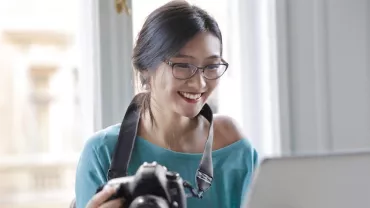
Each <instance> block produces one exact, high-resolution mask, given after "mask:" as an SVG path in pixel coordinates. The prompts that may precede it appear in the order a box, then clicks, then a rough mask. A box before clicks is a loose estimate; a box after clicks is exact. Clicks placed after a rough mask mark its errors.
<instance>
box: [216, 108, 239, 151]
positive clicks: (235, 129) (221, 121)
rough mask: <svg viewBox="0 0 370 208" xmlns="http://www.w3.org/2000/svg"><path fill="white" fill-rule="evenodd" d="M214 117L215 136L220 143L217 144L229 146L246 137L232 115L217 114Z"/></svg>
mask: <svg viewBox="0 0 370 208" xmlns="http://www.w3.org/2000/svg"><path fill="white" fill-rule="evenodd" d="M213 118H214V119H213V120H214V136H215V137H214V138H215V142H216V143H218V145H217V146H219V145H220V146H221V147H223V146H227V145H230V144H232V143H234V142H237V141H239V140H240V139H242V138H244V136H243V133H242V131H241V127H240V126H239V125H238V124H237V122H236V121H235V119H233V118H232V117H230V116H226V115H219V114H215V115H214V117H213Z"/></svg>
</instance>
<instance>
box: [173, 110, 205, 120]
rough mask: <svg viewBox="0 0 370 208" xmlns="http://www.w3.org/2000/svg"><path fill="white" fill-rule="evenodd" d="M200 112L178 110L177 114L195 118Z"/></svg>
mask: <svg viewBox="0 0 370 208" xmlns="http://www.w3.org/2000/svg"><path fill="white" fill-rule="evenodd" d="M200 110H201V108H200V109H197V108H192V109H179V111H178V114H180V115H181V116H184V117H187V118H195V117H196V116H197V115H198V114H199V112H200Z"/></svg>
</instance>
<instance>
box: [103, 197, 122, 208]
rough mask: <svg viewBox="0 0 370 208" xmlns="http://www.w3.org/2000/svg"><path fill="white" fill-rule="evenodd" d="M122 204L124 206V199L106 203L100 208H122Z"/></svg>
mask: <svg viewBox="0 0 370 208" xmlns="http://www.w3.org/2000/svg"><path fill="white" fill-rule="evenodd" d="M122 204H123V201H122V199H115V200H112V201H109V202H107V203H104V204H103V205H102V206H100V207H99V208H120V207H122Z"/></svg>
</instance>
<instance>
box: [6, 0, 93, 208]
mask: <svg viewBox="0 0 370 208" xmlns="http://www.w3.org/2000/svg"><path fill="white" fill-rule="evenodd" d="M20 5H21V6H20ZM84 6H85V8H84V10H91V9H89V8H88V6H86V5H84ZM79 11H83V10H82V9H81V10H80V5H79V1H74V0H67V1H56V0H33V1H27V0H14V1H10V0H7V1H0V83H1V84H0V85H1V87H0V115H1V116H0V204H1V207H3V206H5V207H14V208H17V207H26V206H27V207H40V208H42V207H68V205H69V203H70V201H71V200H72V198H73V193H74V191H73V190H74V189H73V186H74V172H75V166H76V162H77V159H78V155H79V153H80V151H81V149H82V146H83V142H84V139H85V138H86V137H87V136H88V135H90V134H91V133H92V131H91V129H92V127H91V126H89V124H88V123H83V122H82V121H83V120H85V118H84V115H85V114H84V113H83V112H82V110H83V108H84V106H82V105H89V102H90V101H89V100H86V97H85V96H84V93H81V91H83V92H88V91H89V90H91V89H89V88H86V87H85V86H84V84H83V83H81V80H80V79H79V78H80V74H81V73H82V72H83V73H85V74H86V73H88V70H86V68H83V67H81V66H86V65H89V64H90V63H81V59H79V57H80V56H81V53H82V52H85V51H86V50H87V49H86V48H83V45H82V44H79V43H78V35H79V34H80V33H81V31H80V30H79V29H82V30H83V29H85V28H81V27H77V25H78V24H76V23H79V22H81V16H83V15H85V14H81V12H79ZM90 21H91V20H90ZM82 61H83V60H82ZM90 103H91V102H90Z"/></svg>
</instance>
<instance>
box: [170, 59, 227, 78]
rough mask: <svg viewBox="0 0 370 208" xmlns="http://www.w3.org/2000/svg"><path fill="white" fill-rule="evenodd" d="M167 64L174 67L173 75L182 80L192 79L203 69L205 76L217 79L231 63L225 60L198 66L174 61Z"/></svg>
mask: <svg viewBox="0 0 370 208" xmlns="http://www.w3.org/2000/svg"><path fill="white" fill-rule="evenodd" d="M166 64H168V65H169V66H171V67H172V75H173V77H175V78H176V79H181V80H185V79H190V78H191V77H193V76H194V75H195V74H196V73H197V72H198V70H202V75H203V77H204V78H206V79H208V80H215V79H218V78H220V77H221V76H222V75H223V74H224V73H225V72H226V70H227V68H228V67H229V64H228V63H226V62H225V61H224V62H223V63H220V64H209V65H207V66H204V67H197V66H195V65H193V64H188V63H172V62H170V61H167V62H166Z"/></svg>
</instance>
